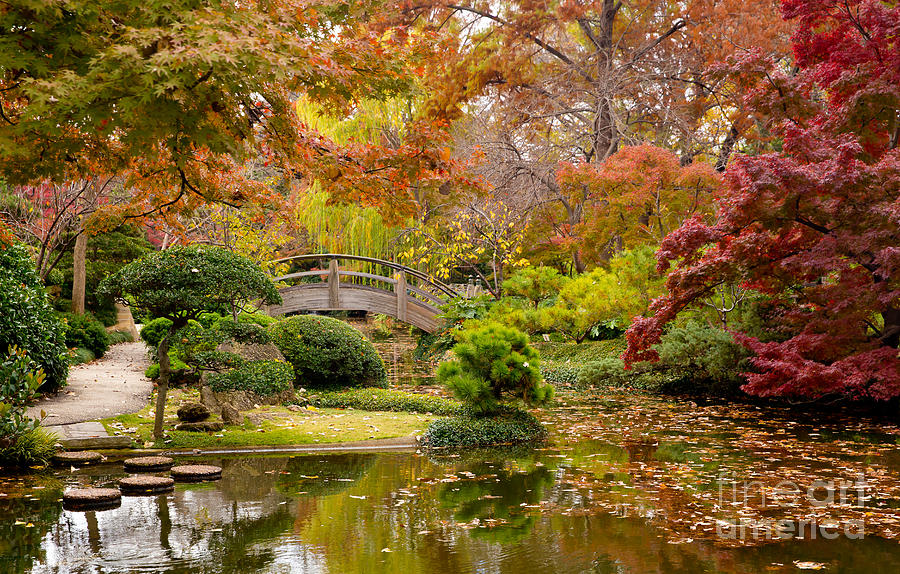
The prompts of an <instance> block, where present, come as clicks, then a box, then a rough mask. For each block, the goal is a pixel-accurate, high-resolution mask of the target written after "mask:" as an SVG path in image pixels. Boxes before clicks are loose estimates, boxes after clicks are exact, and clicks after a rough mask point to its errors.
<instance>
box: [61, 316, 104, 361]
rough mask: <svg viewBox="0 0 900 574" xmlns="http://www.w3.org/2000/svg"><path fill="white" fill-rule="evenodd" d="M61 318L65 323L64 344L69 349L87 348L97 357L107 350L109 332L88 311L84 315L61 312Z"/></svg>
mask: <svg viewBox="0 0 900 574" xmlns="http://www.w3.org/2000/svg"><path fill="white" fill-rule="evenodd" d="M62 319H63V322H64V323H65V324H66V346H67V347H69V348H70V349H72V348H76V347H78V348H82V349H87V350H89V351H90V352H91V353H93V354H94V356H95V357H98V358H99V357H102V356H103V355H105V354H106V351H107V350H109V334H108V333H107V332H106V327H104V326H103V324H102V323H100V321H98V320H97V319H95V318H94V316H93V315H91V314H90V313H85V314H84V315H75V314H73V313H63V314H62Z"/></svg>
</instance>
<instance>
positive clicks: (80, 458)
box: [53, 450, 103, 466]
mask: <svg viewBox="0 0 900 574" xmlns="http://www.w3.org/2000/svg"><path fill="white" fill-rule="evenodd" d="M101 460H103V455H102V454H100V453H99V452H94V451H91V450H77V451H67V452H58V453H56V454H55V455H53V464H58V465H60V466H65V465H67V464H82V465H83V464H91V463H94V462H100V461H101Z"/></svg>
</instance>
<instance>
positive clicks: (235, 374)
mask: <svg viewBox="0 0 900 574" xmlns="http://www.w3.org/2000/svg"><path fill="white" fill-rule="evenodd" d="M293 384H294V370H293V369H292V368H291V366H290V365H289V364H287V363H284V362H282V361H247V362H245V363H243V364H242V365H241V366H239V367H237V368H236V369H233V370H231V371H228V372H225V373H216V374H215V375H213V376H211V377H210V378H209V387H210V388H211V389H212V390H214V391H217V392H218V391H252V392H254V393H256V394H257V395H260V396H264V397H267V396H270V395H277V394H279V393H282V392H284V391H287V390H290V389H292V388H293Z"/></svg>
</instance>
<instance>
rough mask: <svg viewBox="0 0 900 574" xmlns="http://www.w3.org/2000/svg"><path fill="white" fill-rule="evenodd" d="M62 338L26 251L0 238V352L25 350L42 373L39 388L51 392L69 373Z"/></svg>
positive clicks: (59, 325) (62, 335) (63, 337)
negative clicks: (16, 348) (42, 383)
mask: <svg viewBox="0 0 900 574" xmlns="http://www.w3.org/2000/svg"><path fill="white" fill-rule="evenodd" d="M65 337H66V335H65V325H63V323H62V321H61V320H60V319H59V317H58V316H57V315H56V313H55V312H54V311H53V307H51V306H50V303H49V302H48V301H47V294H46V292H45V291H44V287H43V285H42V284H41V280H40V278H39V277H38V274H37V272H36V271H35V268H34V261H32V259H31V256H30V255H29V253H28V250H27V249H26V248H25V247H24V246H22V245H18V244H15V245H11V244H9V243H7V242H5V241H3V240H2V239H0V351H2V352H5V351H6V349H7V348H8V347H10V346H11V345H15V346H18V347H19V348H20V349H22V350H24V351H26V352H27V353H28V355H29V357H31V359H32V360H33V361H35V362H36V363H37V364H38V365H40V367H41V368H42V369H43V371H44V373H45V374H46V379H45V381H44V385H43V387H42V390H46V391H51V392H52V391H56V390H58V389H59V388H61V387H63V386H65V384H66V377H67V376H68V374H69V361H68V358H67V349H66V340H65Z"/></svg>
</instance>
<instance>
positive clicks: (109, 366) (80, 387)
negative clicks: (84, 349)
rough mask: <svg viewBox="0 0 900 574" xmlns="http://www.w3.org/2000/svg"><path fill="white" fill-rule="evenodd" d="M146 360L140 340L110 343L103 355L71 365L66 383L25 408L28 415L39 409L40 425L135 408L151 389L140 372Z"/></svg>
mask: <svg viewBox="0 0 900 574" xmlns="http://www.w3.org/2000/svg"><path fill="white" fill-rule="evenodd" d="M149 364H150V361H149V359H148V357H147V347H146V345H144V343H143V342H140V341H137V342H133V343H120V344H118V345H113V346H112V347H110V348H109V351H107V353H106V354H105V355H104V356H103V358H101V359H98V360H96V361H94V362H92V363H87V364H84V365H77V366H75V367H72V368H71V369H70V371H69V380H68V385H67V386H66V387H65V388H64V389H62V391H60V392H59V394H57V395H56V396H53V397H49V398H45V399H42V400H41V401H39V402H38V403H37V404H36V405H34V406H33V407H31V408H29V409H28V415H29V416H31V417H39V416H40V414H41V411H42V410H43V411H44V412H45V413H46V415H47V417H46V418H45V419H44V421H43V424H44V426H59V425H71V424H73V423H80V422H84V421H91V420H96V419H101V418H106V417H111V416H115V415H121V414H127V413H133V412H137V411H139V410H141V409H142V408H144V407H145V406H147V403H148V401H149V400H150V393H151V391H152V390H153V383H152V382H151V381H150V379H148V378H147V377H145V376H144V370H145V369H146V368H147V366H148V365H149Z"/></svg>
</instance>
